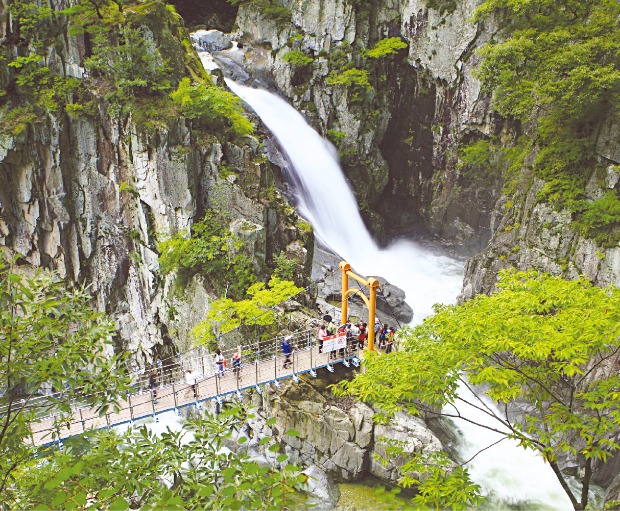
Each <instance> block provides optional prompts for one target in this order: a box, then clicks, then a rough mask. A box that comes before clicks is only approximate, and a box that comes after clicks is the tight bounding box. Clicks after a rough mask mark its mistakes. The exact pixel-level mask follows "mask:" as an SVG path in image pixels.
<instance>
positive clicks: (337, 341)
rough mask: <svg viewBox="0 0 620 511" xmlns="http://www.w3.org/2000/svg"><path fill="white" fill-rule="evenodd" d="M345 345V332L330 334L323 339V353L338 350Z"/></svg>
mask: <svg viewBox="0 0 620 511" xmlns="http://www.w3.org/2000/svg"><path fill="white" fill-rule="evenodd" d="M346 347H347V334H345V333H342V334H337V335H330V336H327V337H325V339H323V353H328V352H330V351H335V350H340V349H343V348H346Z"/></svg>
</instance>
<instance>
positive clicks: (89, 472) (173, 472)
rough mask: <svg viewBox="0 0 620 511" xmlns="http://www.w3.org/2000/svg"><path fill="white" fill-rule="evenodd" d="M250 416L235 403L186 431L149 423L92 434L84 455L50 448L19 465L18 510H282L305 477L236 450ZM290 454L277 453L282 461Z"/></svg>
mask: <svg viewBox="0 0 620 511" xmlns="http://www.w3.org/2000/svg"><path fill="white" fill-rule="evenodd" d="M245 418H247V411H246V410H244V409H243V408H242V407H240V406H233V407H230V408H226V409H224V411H223V413H221V414H220V415H217V416H216V415H212V414H209V413H207V414H206V415H205V416H204V417H199V418H192V419H190V420H189V421H188V422H187V423H186V424H185V427H184V431H182V432H180V433H179V432H174V431H170V430H167V431H166V432H164V433H162V435H161V436H160V437H157V436H155V435H154V434H153V433H152V432H150V431H149V430H148V429H147V428H145V427H141V428H138V429H134V430H131V429H130V430H128V431H127V432H126V433H125V434H123V435H118V434H116V433H114V432H113V431H105V432H100V433H96V434H93V435H89V440H88V441H87V442H86V448H82V449H80V450H79V452H73V450H72V449H71V443H72V442H71V441H69V442H67V448H66V451H67V452H65V453H60V452H51V453H49V455H48V456H47V457H46V458H45V460H44V462H43V463H41V462H40V460H32V462H31V463H29V466H27V467H24V468H23V469H22V470H21V472H20V477H19V478H18V482H19V484H18V486H17V487H16V493H15V495H16V496H17V500H16V502H19V505H18V506H16V507H19V508H28V509H30V508H36V507H40V508H43V509H48V508H50V507H51V508H53V509H95V508H96V509H109V510H113V509H118V510H125V509H128V508H129V507H130V506H131V507H132V508H134V507H136V506H138V507H139V508H140V509H152V510H154V509H207V510H211V509H213V510H217V509H242V508H244V509H274V510H275V509H282V507H284V504H285V502H286V499H287V497H289V496H290V495H291V493H293V492H294V491H298V490H301V489H303V488H304V484H305V481H306V477H305V476H303V477H300V476H302V474H300V473H299V469H298V467H295V466H293V465H287V466H286V467H285V468H283V469H282V470H279V469H276V468H272V467H262V466H259V465H258V463H256V462H255V461H250V460H249V459H248V458H247V456H246V455H245V454H244V453H236V452H231V451H230V450H229V449H228V448H227V446H228V445H229V444H225V442H226V440H225V438H226V437H229V436H231V435H232V433H233V431H237V430H238V428H239V427H240V426H241V425H242V424H243V421H244V420H245ZM188 431H190V432H191V435H189V434H188V433H187V432H188ZM237 432H238V431H237ZM265 440H267V441H268V442H269V441H271V439H269V438H266V439H265ZM274 446H275V449H274V451H277V450H279V445H278V444H274ZM76 451H78V450H76ZM286 459H287V457H286V455H282V454H280V455H278V457H277V461H278V462H279V463H283V462H284V461H286ZM41 481H49V483H46V484H45V485H42V484H41ZM87 495H88V496H89V498H88V500H87V498H86V496H87ZM93 497H94V500H93Z"/></svg>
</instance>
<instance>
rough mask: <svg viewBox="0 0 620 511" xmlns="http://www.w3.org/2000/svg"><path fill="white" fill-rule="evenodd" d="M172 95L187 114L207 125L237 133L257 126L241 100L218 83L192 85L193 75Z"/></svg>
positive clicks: (231, 133)
mask: <svg viewBox="0 0 620 511" xmlns="http://www.w3.org/2000/svg"><path fill="white" fill-rule="evenodd" d="M170 97H171V98H172V100H173V101H174V102H175V103H176V104H177V105H178V107H179V109H180V111H181V113H182V114H183V115H184V116H185V117H187V118H188V119H192V120H195V121H197V122H198V123H203V124H204V125H205V127H209V128H212V129H214V130H216V131H218V132H221V133H228V134H229V135H233V136H235V135H237V136H243V135H250V134H252V133H253V132H254V126H253V125H252V123H251V122H250V120H249V119H248V118H247V117H246V116H245V114H244V112H243V108H242V107H241V100H240V99H239V98H238V97H237V96H235V95H234V94H232V93H231V92H228V91H226V90H224V89H222V88H221V87H217V86H216V85H214V84H205V83H200V84H197V85H192V84H191V82H190V80H189V78H183V80H181V83H179V87H178V88H177V90H175V91H174V92H172V93H171V94H170Z"/></svg>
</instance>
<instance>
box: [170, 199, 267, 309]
mask: <svg viewBox="0 0 620 511" xmlns="http://www.w3.org/2000/svg"><path fill="white" fill-rule="evenodd" d="M242 245H243V244H242V242H241V240H240V239H239V237H238V236H236V235H234V234H232V233H231V232H230V231H229V229H228V224H227V223H226V222H225V221H224V219H223V218H222V217H220V216H218V215H217V214H216V213H215V212H214V211H213V210H209V211H208V212H207V214H206V215H205V218H204V219H203V220H202V221H200V222H197V223H195V224H194V225H193V226H192V230H191V234H190V235H189V237H186V236H184V235H183V234H176V235H175V236H173V237H172V238H170V239H169V240H166V241H163V242H161V243H160V244H159V251H160V254H161V255H160V257H159V264H160V269H161V271H162V273H164V274H166V273H169V272H171V271H176V272H177V273H178V277H179V278H180V281H181V284H185V283H187V281H188V280H189V279H190V278H191V277H192V276H193V275H196V274H200V275H202V276H203V277H205V278H207V279H208V280H209V282H210V283H211V285H212V286H213V287H214V289H215V291H216V292H217V293H220V294H224V293H225V292H227V293H228V294H230V295H231V296H233V297H239V296H242V295H243V293H244V292H245V290H246V289H247V288H248V287H249V286H250V285H252V284H253V283H254V282H256V272H255V271H254V268H253V266H252V260H251V259H250V257H248V256H246V255H244V254H241V253H239V250H240V249H241V247H242Z"/></svg>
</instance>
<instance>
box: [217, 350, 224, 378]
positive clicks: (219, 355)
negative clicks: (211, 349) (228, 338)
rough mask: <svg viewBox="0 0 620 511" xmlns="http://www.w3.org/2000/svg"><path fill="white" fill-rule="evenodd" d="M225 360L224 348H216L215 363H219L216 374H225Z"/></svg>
mask: <svg viewBox="0 0 620 511" xmlns="http://www.w3.org/2000/svg"><path fill="white" fill-rule="evenodd" d="M225 360H226V359H225V358H224V355H222V350H221V349H219V348H218V349H217V350H215V363H216V364H217V372H216V373H215V375H216V376H224V361H225Z"/></svg>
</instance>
